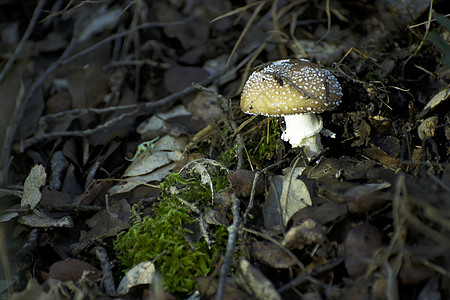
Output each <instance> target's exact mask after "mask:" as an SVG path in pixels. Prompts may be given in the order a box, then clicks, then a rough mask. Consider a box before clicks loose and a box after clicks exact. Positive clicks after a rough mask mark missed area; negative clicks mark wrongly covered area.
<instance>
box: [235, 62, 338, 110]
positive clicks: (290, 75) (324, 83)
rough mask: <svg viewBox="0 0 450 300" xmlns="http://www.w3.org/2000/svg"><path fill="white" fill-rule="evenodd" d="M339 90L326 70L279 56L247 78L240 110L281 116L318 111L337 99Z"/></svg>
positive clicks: (332, 103) (333, 78)
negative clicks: (281, 58)
mask: <svg viewBox="0 0 450 300" xmlns="http://www.w3.org/2000/svg"><path fill="white" fill-rule="evenodd" d="M341 97H342V89H341V86H340V85H339V82H338V81H337V79H336V77H334V76H333V74H331V72H330V71H328V70H327V69H323V68H321V67H320V66H318V65H316V64H313V63H311V62H309V61H307V60H297V59H283V60H276V61H273V62H270V63H267V64H264V65H261V66H259V67H258V68H257V69H256V70H255V71H254V72H253V73H252V74H251V75H250V77H249V78H248V80H247V82H246V83H245V86H244V89H243V91H242V95H241V109H242V110H243V111H244V112H245V113H248V114H253V115H258V114H259V115H266V116H282V115H292V114H300V113H321V112H323V111H324V110H326V109H328V108H333V107H335V106H337V105H338V104H339V103H340V102H341Z"/></svg>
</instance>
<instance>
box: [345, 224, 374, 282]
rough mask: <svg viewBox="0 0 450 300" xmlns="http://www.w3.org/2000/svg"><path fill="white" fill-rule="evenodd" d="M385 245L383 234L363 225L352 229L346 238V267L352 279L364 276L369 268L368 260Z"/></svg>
mask: <svg viewBox="0 0 450 300" xmlns="http://www.w3.org/2000/svg"><path fill="white" fill-rule="evenodd" d="M382 245H383V243H382V235H381V232H380V231H379V230H378V229H377V228H375V227H373V226H371V225H369V224H368V223H363V224H360V225H357V226H356V227H354V228H352V229H350V230H349V231H348V232H347V236H346V237H345V241H344V246H345V267H346V268H347V272H348V274H349V275H350V276H351V277H352V278H357V277H359V276H361V275H363V274H364V273H365V272H366V271H367V268H368V265H369V264H368V262H367V260H368V259H370V258H372V256H373V254H374V253H375V252H376V251H377V250H378V249H379V248H380V247H381V246H382Z"/></svg>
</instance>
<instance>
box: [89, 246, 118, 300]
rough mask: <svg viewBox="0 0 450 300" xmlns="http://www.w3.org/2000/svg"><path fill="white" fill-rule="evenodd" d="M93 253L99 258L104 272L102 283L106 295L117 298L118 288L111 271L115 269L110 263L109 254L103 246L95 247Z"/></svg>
mask: <svg viewBox="0 0 450 300" xmlns="http://www.w3.org/2000/svg"><path fill="white" fill-rule="evenodd" d="M92 252H94V253H95V256H97V258H98V260H99V261H100V265H101V267H102V271H103V278H102V283H103V286H104V287H105V292H106V294H107V295H108V296H115V295H116V286H115V284H114V277H113V274H112V272H111V269H112V268H113V267H114V265H112V264H111V263H110V261H109V258H108V253H107V252H106V250H105V248H103V247H101V246H96V247H94V249H93V250H92Z"/></svg>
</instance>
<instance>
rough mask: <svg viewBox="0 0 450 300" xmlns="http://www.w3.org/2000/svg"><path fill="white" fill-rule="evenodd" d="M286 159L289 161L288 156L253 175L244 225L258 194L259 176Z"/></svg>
mask: <svg viewBox="0 0 450 300" xmlns="http://www.w3.org/2000/svg"><path fill="white" fill-rule="evenodd" d="M286 161H288V159H287V158H285V159H282V160H280V161H279V162H276V163H274V164H272V165H270V166H268V167H265V168H264V169H262V170H261V171H256V173H255V177H253V184H252V190H251V191H250V200H249V202H248V206H247V208H246V209H245V213H244V217H243V223H244V225H245V224H247V217H248V214H249V213H250V210H251V209H252V208H253V205H254V202H255V194H256V183H257V182H258V180H259V177H260V176H261V175H262V174H265V173H266V172H267V171H269V170H270V169H272V168H275V167H277V166H279V165H281V164H284V163H285V162H286Z"/></svg>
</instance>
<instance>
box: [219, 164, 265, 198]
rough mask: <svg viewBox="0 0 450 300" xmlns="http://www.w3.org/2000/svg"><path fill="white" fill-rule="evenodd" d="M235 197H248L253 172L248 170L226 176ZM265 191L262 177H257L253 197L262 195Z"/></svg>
mask: <svg viewBox="0 0 450 300" xmlns="http://www.w3.org/2000/svg"><path fill="white" fill-rule="evenodd" d="M227 178H228V181H230V183H231V185H232V187H233V190H234V192H235V193H236V196H238V197H249V196H250V192H251V190H252V186H253V180H254V178H255V172H254V171H250V170H243V169H240V170H236V171H235V172H232V173H229V174H228V175H227ZM264 191H265V184H264V175H262V176H259V178H258V181H257V182H256V186H255V196H257V195H262V194H263V193H264Z"/></svg>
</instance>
